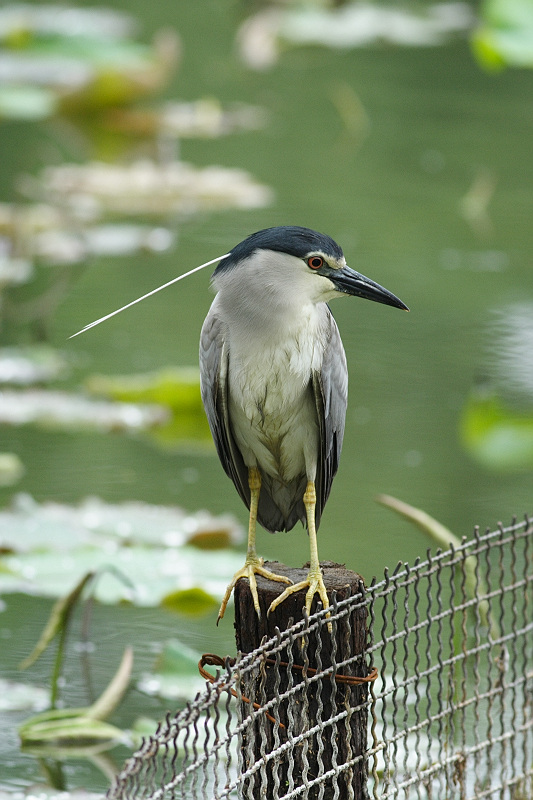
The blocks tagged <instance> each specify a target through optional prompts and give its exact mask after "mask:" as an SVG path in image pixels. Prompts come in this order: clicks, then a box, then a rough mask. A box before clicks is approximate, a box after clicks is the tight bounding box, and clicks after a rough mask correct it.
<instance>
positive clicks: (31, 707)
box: [0, 678, 50, 713]
mask: <svg viewBox="0 0 533 800" xmlns="http://www.w3.org/2000/svg"><path fill="white" fill-rule="evenodd" d="M49 699H50V692H49V691H48V689H44V688H43V687H41V686H31V685H30V684H28V683H17V682H16V681H8V680H6V679H5V678H0V712H1V713H4V712H6V711H42V709H44V708H46V707H47V706H48V703H49Z"/></svg>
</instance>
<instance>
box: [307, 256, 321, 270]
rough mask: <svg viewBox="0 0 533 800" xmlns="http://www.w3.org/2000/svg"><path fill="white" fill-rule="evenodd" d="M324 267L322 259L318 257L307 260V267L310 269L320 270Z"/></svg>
mask: <svg viewBox="0 0 533 800" xmlns="http://www.w3.org/2000/svg"><path fill="white" fill-rule="evenodd" d="M323 265H324V259H323V258H321V257H320V256H311V258H308V259H307V266H308V267H311V269H320V267H322V266H323Z"/></svg>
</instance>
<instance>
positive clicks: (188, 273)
mask: <svg viewBox="0 0 533 800" xmlns="http://www.w3.org/2000/svg"><path fill="white" fill-rule="evenodd" d="M227 255H228V254H227V253H226V254H225V255H223V256H217V258H212V259H211V261H206V262H205V264H201V265H200V266H199V267H194V269H190V270H189V271H188V272H185V273H184V274H183V275H178V277H177V278H172V280H171V281H167V283H164V284H163V285H162V286H158V287H157V289H152V291H151V292H147V293H146V294H143V296H142V297H138V298H137V299H136V300H132V301H131V303H127V304H126V305H125V306H122V308H117V310H116V311H112V312H111V313H110V314H106V315H105V317H100V319H95V321H94V322H89V324H88V325H85V327H84V328H82V329H81V330H80V331H77V333H73V334H72V336H69V337H68V338H69V339H74V337H75V336H79V335H80V333H85V331H88V330H89V329H90V328H94V327H95V326H96V325H99V324H100V323H101V322H105V321H106V319H111V317H114V316H115V314H120V312H121V311H125V310H126V309H127V308H130V307H131V306H134V305H135V303H140V302H141V300H145V299H146V298H147V297H150V296H151V295H152V294H156V292H160V291H161V289H166V288H167V286H170V285H171V284H173V283H177V282H178V281H181V280H183V278H188V277H189V275H192V274H193V273H194V272H199V270H201V269H204V267H209V266H210V265H211V264H216V263H217V261H222V259H223V258H226V256H227Z"/></svg>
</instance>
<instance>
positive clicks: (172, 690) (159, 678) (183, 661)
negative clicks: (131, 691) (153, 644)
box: [137, 639, 205, 700]
mask: <svg viewBox="0 0 533 800" xmlns="http://www.w3.org/2000/svg"><path fill="white" fill-rule="evenodd" d="M199 660H200V653H197V652H196V651H194V650H192V649H191V648H190V647H187V645H185V644H183V642H180V641H178V640H176V639H172V640H170V641H168V642H166V643H165V645H164V648H163V651H162V652H161V654H160V655H159V656H158V658H157V660H156V662H155V664H154V668H153V671H152V672H149V673H145V674H144V675H143V676H142V678H141V680H140V681H139V682H138V684H137V688H138V689H139V690H140V691H141V692H144V693H145V694H149V695H155V696H157V697H166V698H167V699H169V700H191V699H192V698H193V697H194V696H195V695H196V694H197V692H200V691H201V690H202V689H203V688H204V687H205V680H204V679H203V678H202V677H201V676H200V674H199V673H198V662H199Z"/></svg>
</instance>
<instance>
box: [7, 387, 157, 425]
mask: <svg viewBox="0 0 533 800" xmlns="http://www.w3.org/2000/svg"><path fill="white" fill-rule="evenodd" d="M168 417H169V414H168V413H167V411H166V410H165V409H164V408H163V407H162V406H155V405H152V406H149V405H140V404H137V405H135V404H133V403H114V402H109V401H105V400H93V399H91V398H89V397H84V396H83V395H81V394H75V393H72V392H61V391H52V390H47V389H27V390H25V391H17V390H15V389H6V390H5V391H3V392H2V393H0V423H1V424H4V425H29V424H32V425H39V426H41V427H45V428H53V429H55V430H71V429H78V430H79V429H80V428H81V429H83V428H85V429H87V430H97V431H102V432H107V431H139V430H143V429H146V428H150V427H152V426H155V425H162V424H163V423H164V422H166V421H167V420H168Z"/></svg>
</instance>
